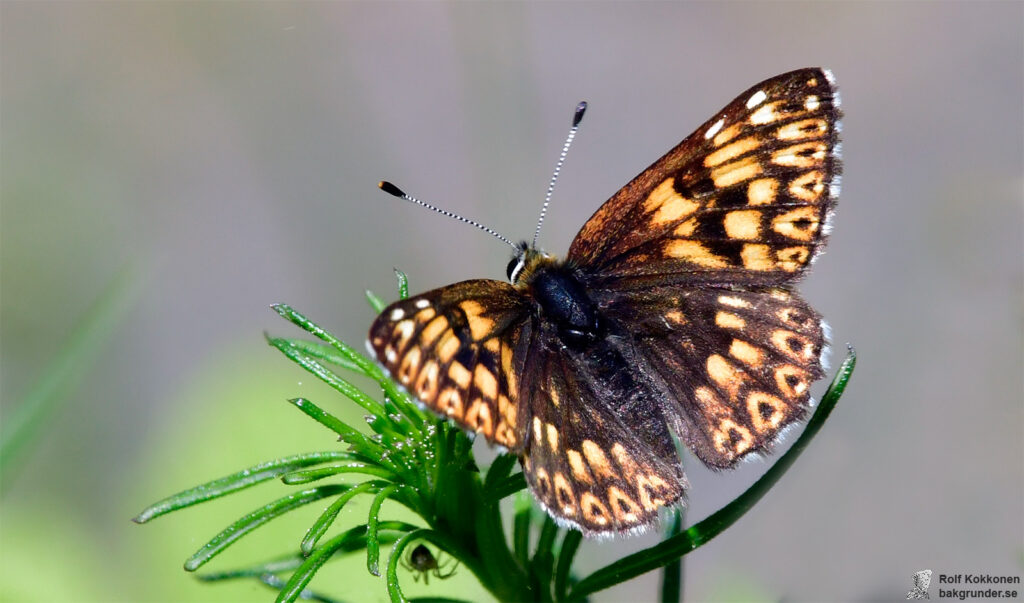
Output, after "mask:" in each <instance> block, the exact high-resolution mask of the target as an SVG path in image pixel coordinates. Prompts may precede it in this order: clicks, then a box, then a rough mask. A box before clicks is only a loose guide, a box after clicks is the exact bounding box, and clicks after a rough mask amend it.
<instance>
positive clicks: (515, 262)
mask: <svg viewBox="0 0 1024 603" xmlns="http://www.w3.org/2000/svg"><path fill="white" fill-rule="evenodd" d="M522 265H523V258H521V257H519V256H516V257H514V258H512V259H511V260H509V263H508V267H507V268H505V274H506V275H508V280H509V281H510V282H511V283H512V284H513V285H514V284H515V282H516V279H515V277H516V276H518V275H517V274H516V273H517V272H519V269H520V268H522Z"/></svg>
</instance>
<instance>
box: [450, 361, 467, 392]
mask: <svg viewBox="0 0 1024 603" xmlns="http://www.w3.org/2000/svg"><path fill="white" fill-rule="evenodd" d="M471 377H472V375H471V374H470V372H469V369H468V368H466V367H464V366H462V363H460V362H453V363H451V364H450V365H448V378H449V379H451V380H452V381H454V382H455V384H456V385H458V386H459V389H462V390H467V389H469V381H470V378H471Z"/></svg>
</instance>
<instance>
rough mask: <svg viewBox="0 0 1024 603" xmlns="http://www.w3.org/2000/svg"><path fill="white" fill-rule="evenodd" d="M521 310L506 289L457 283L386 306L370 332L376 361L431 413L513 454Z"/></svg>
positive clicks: (523, 319)
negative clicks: (481, 436)
mask: <svg viewBox="0 0 1024 603" xmlns="http://www.w3.org/2000/svg"><path fill="white" fill-rule="evenodd" d="M527 315H528V314H527V306H526V304H525V301H524V299H523V297H522V294H520V293H519V292H518V291H516V290H515V289H514V288H513V287H512V286H511V285H509V284H508V283H504V282H500V281H490V280H473V281H464V282H461V283H456V284H454V285H449V286H447V287H442V288H440V289H434V290H433V291H428V292H427V293H424V294H422V295H417V296H415V297H410V298H408V299H404V300H402V301H399V302H396V303H394V304H391V305H390V306H388V307H387V308H385V309H384V311H383V312H381V314H380V316H378V317H377V320H375V321H374V323H373V325H372V326H371V327H370V338H369V345H370V347H371V348H372V350H373V352H374V353H375V354H376V356H377V360H378V361H380V363H381V364H382V365H383V366H384V368H386V369H387V370H389V371H390V372H391V374H392V375H393V376H394V378H395V379H397V380H398V382H399V383H401V384H402V385H403V386H405V387H406V388H407V389H408V390H409V393H411V394H412V395H413V396H415V397H416V398H417V399H418V400H419V401H420V402H422V403H423V404H425V405H426V406H427V407H428V408H430V409H431V410H433V411H435V412H437V413H438V414H441V415H443V416H447V417H451V418H452V419H454V420H455V422H457V423H458V424H459V425H462V426H463V427H465V428H466V429H470V430H473V431H476V432H478V433H481V434H483V435H484V437H485V438H487V441H488V442H490V443H492V444H499V445H501V446H504V447H506V448H508V449H509V450H511V451H513V452H518V451H519V450H520V449H521V447H522V442H520V439H519V436H518V434H519V433H521V431H520V430H521V428H520V427H519V426H518V424H517V421H519V420H521V418H520V417H518V408H519V400H518V397H519V396H518V387H519V385H518V382H517V379H516V375H517V374H519V373H518V372H517V370H516V368H515V367H514V366H513V354H514V352H515V351H516V347H517V346H518V345H519V342H520V340H521V339H522V335H523V330H524V327H525V325H526V317H527Z"/></svg>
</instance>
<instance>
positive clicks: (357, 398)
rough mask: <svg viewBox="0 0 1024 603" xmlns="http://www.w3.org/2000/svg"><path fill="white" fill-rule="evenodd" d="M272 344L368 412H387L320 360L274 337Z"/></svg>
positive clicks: (382, 413) (376, 413)
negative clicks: (280, 342) (279, 341)
mask: <svg viewBox="0 0 1024 603" xmlns="http://www.w3.org/2000/svg"><path fill="white" fill-rule="evenodd" d="M270 344H271V345H272V346H274V347H276V348H277V349H279V350H281V353H282V354H284V355H285V356H287V357H288V358H291V360H292V362H294V363H295V364H298V365H299V366H301V367H302V368H304V369H306V370H307V371H309V372H310V373H312V374H313V375H315V376H316V378H317V379H319V380H321V381H323V382H324V383H326V384H327V385H329V386H331V388H333V389H335V390H337V391H338V392H340V393H341V394H342V395H344V396H345V397H346V398H348V399H349V400H352V401H353V402H355V403H356V404H358V405H359V406H362V407H363V408H364V409H366V411H367V412H369V413H371V414H374V415H377V416H381V415H384V414H385V412H384V407H383V406H381V404H380V402H377V401H376V400H374V399H373V398H371V397H369V396H367V395H366V394H365V393H364V392H363V391H362V390H361V389H359V388H358V387H356V386H354V385H352V384H351V383H350V382H349V381H348V380H347V379H344V378H342V377H341V376H340V375H338V374H337V373H335V372H334V371H332V370H330V369H329V368H327V367H326V366H324V365H323V364H321V363H320V362H319V361H317V360H314V359H313V358H311V357H309V356H307V355H305V354H303V353H301V352H299V351H298V350H296V349H294V348H292V347H291V346H289V345H277V341H276V340H273V339H272V340H271V341H270ZM360 368H362V367H360ZM367 374H368V373H367Z"/></svg>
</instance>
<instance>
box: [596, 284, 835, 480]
mask: <svg viewBox="0 0 1024 603" xmlns="http://www.w3.org/2000/svg"><path fill="white" fill-rule="evenodd" d="M607 301H608V304H607V305H608V316H609V318H611V319H613V320H615V321H617V322H620V323H622V324H625V325H628V329H629V330H630V332H631V333H632V336H633V340H634V342H635V346H636V347H637V349H638V350H639V351H640V354H641V355H642V356H643V360H642V361H641V362H640V363H638V366H640V367H642V369H641V370H642V371H644V372H648V373H651V374H652V375H655V376H656V377H657V379H659V380H660V381H661V382H662V384H663V387H664V388H665V391H666V394H667V395H666V396H664V397H663V398H662V400H661V403H662V405H663V407H664V409H665V413H666V415H668V416H669V417H670V419H669V423H670V424H672V425H673V427H674V428H675V429H676V431H677V432H678V433H679V434H680V436H681V438H682V439H683V440H684V441H685V443H686V444H687V446H688V447H689V448H690V449H691V450H692V451H693V452H694V453H695V454H696V455H697V456H698V457H699V458H700V459H701V460H702V461H704V463H706V464H707V465H709V466H711V467H718V468H726V467H731V466H733V465H735V464H736V462H737V461H739V460H740V459H741V458H743V457H744V456H746V455H748V454H751V453H756V452H761V451H766V450H767V449H769V448H770V447H771V445H772V443H773V442H774V441H775V440H776V439H777V436H778V434H779V433H780V431H781V430H783V429H784V428H785V427H786V426H788V425H790V424H791V423H793V422H794V421H797V420H798V419H800V418H801V417H802V416H803V415H804V413H805V411H806V410H807V409H808V408H809V407H810V404H811V398H810V388H811V383H813V382H814V381H815V380H817V379H820V378H821V377H822V376H824V370H823V367H822V362H823V360H822V357H823V355H824V354H825V352H826V350H827V341H826V332H825V327H824V325H823V323H822V321H821V317H820V316H819V315H818V314H817V313H816V312H815V311H814V310H813V309H811V307H810V306H808V305H807V303H806V302H804V301H803V300H802V299H800V297H799V296H797V294H796V293H793V292H790V291H788V290H786V289H783V288H766V289H749V290H734V289H727V288H717V287H700V288H692V289H690V288H687V289H680V288H674V287H667V288H654V289H651V290H649V291H645V292H643V293H642V294H641V293H640V292H637V294H636V295H633V296H619V297H617V298H615V299H611V300H607Z"/></svg>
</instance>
